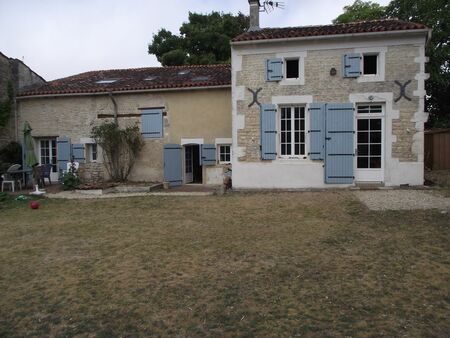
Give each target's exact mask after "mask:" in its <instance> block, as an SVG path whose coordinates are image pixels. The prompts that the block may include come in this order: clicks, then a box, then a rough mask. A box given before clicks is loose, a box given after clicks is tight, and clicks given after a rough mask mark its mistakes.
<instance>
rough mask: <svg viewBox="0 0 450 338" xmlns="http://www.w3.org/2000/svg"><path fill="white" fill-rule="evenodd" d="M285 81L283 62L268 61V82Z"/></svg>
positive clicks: (279, 60)
mask: <svg viewBox="0 0 450 338" xmlns="http://www.w3.org/2000/svg"><path fill="white" fill-rule="evenodd" d="M282 79H283V60H282V59H269V60H266V81H281V80H282Z"/></svg>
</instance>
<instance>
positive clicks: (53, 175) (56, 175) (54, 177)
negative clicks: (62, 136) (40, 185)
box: [35, 137, 59, 182]
mask: <svg viewBox="0 0 450 338" xmlns="http://www.w3.org/2000/svg"><path fill="white" fill-rule="evenodd" d="M53 139H54V140H55V143H56V140H57V138H56V137H39V138H36V139H35V144H36V143H37V146H36V149H37V150H38V155H37V158H38V160H39V165H42V164H43V163H42V161H41V160H42V159H41V141H47V140H48V141H52V140H53ZM55 150H56V165H58V145H57V144H56V148H55ZM50 156H51V155H50ZM50 179H51V180H52V182H58V179H59V173H58V171H56V172H54V171H53V170H52V171H51V173H50Z"/></svg>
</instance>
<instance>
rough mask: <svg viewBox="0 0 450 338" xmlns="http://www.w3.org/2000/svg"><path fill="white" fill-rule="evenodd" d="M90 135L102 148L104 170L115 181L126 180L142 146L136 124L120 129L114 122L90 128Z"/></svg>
mask: <svg viewBox="0 0 450 338" xmlns="http://www.w3.org/2000/svg"><path fill="white" fill-rule="evenodd" d="M91 137H92V138H93V139H94V140H95V142H96V143H97V144H98V145H100V147H101V148H102V150H103V158H104V162H105V167H106V170H107V171H108V173H109V175H110V176H111V179H112V180H113V181H116V182H123V181H126V180H127V178H128V175H129V174H130V171H131V169H132V168H133V165H134V162H135V161H136V157H137V156H138V154H139V152H140V151H141V149H142V147H143V146H144V141H143V140H142V135H141V133H140V131H139V127H138V126H129V127H126V128H125V129H120V128H119V126H118V125H117V124H116V123H114V122H105V123H103V124H102V125H100V126H95V127H93V128H92V131H91Z"/></svg>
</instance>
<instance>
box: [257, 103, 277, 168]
mask: <svg viewBox="0 0 450 338" xmlns="http://www.w3.org/2000/svg"><path fill="white" fill-rule="evenodd" d="M276 121H277V107H276V106H275V105H274V104H263V105H261V135H260V137H261V159H263V160H274V159H276V157H277V123H276Z"/></svg>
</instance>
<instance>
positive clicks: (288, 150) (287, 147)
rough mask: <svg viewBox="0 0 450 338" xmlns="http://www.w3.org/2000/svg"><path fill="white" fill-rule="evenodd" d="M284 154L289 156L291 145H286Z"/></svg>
mask: <svg viewBox="0 0 450 338" xmlns="http://www.w3.org/2000/svg"><path fill="white" fill-rule="evenodd" d="M286 154H288V155H290V154H291V144H290V143H288V144H286Z"/></svg>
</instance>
